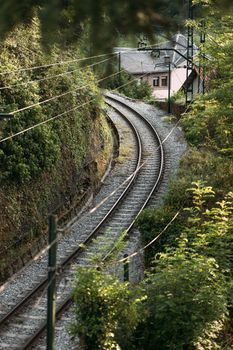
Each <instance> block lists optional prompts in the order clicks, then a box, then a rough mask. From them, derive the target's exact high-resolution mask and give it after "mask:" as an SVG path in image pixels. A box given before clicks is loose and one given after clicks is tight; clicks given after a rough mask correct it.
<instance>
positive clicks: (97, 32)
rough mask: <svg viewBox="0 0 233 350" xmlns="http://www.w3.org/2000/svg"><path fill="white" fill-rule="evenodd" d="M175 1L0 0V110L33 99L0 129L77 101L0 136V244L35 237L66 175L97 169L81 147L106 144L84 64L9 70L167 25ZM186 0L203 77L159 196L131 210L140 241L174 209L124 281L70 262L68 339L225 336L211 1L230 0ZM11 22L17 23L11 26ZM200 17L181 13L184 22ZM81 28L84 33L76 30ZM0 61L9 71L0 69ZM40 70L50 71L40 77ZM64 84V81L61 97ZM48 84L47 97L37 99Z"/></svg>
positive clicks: (226, 248)
mask: <svg viewBox="0 0 233 350" xmlns="http://www.w3.org/2000/svg"><path fill="white" fill-rule="evenodd" d="M181 2H182V1H174V2H172V4H173V5H172V6H168V4H171V2H170V1H165V0H163V1H162V0H161V1H160V0H158V1H156V2H155V1H151V0H148V1H141V0H140V1H137V2H135V1H133V0H132V1H124V0H121V1H118V2H115V3H110V2H108V1H101V2H98V1H94V0H93V1H88V2H76V1H70V2H63V1H59V0H55V1H47V2H44V1H40V0H38V1H34V2H33V3H32V2H30V1H28V0H24V1H21V2H18V1H15V0H6V1H2V2H1V4H0V12H1V23H2V25H1V35H2V36H5V41H4V42H3V43H2V45H1V54H0V56H1V67H0V73H1V74H0V87H4V86H8V85H14V86H13V88H12V89H1V90H0V101H1V106H2V112H8V113H9V112H12V111H17V110H18V109H21V108H24V107H25V106H28V105H30V104H36V105H35V106H34V107H33V108H32V109H25V110H23V111H21V112H16V113H15V116H14V117H13V118H12V119H11V120H8V121H2V122H1V138H4V137H7V136H9V135H11V134H13V133H17V132H18V131H21V130H22V129H24V128H28V127H30V126H32V125H34V124H36V123H40V122H43V121H45V120H46V119H47V118H48V116H49V117H53V116H55V115H59V114H62V113H63V112H65V111H67V110H72V109H74V108H76V106H77V101H78V103H79V104H84V103H87V102H91V103H89V104H88V105H87V104H85V105H83V106H82V107H80V109H79V108H78V109H77V110H73V111H70V112H69V113H67V115H66V114H64V115H62V116H61V119H59V118H57V119H56V120H54V121H53V122H52V123H46V124H44V125H43V126H41V127H40V128H36V129H33V130H31V131H30V132H28V133H25V134H23V135H21V136H20V137H19V138H14V139H13V140H9V141H6V142H4V143H1V146H0V168H1V175H0V182H1V192H0V198H1V202H0V206H1V208H0V209H1V210H0V211H1V222H0V234H1V243H2V246H3V248H6V247H7V246H8V244H9V243H10V244H12V242H13V243H15V242H16V244H17V245H18V242H19V239H22V238H23V239H25V238H26V239H25V242H26V243H27V242H29V241H30V240H32V238H34V237H35V236H37V235H39V234H40V233H41V230H42V229H43V228H44V225H45V217H46V215H47V212H48V210H53V209H54V208H56V205H57V203H60V202H62V201H64V199H67V198H68V202H69V201H70V200H71V199H70V197H71V193H73V191H74V192H75V190H76V189H77V188H76V187H77V180H79V182H82V181H84V183H85V184H86V185H87V186H91V185H93V183H92V180H91V178H90V172H95V173H96V172H97V173H98V171H99V168H98V165H97V161H98V160H99V159H98V160H97V159H96V158H93V154H92V152H93V153H96V149H104V151H103V154H104V156H106V154H107V153H108V149H107V150H106V149H105V142H104V141H105V140H106V141H107V142H106V143H108V141H109V133H108V131H107V128H106V125H105V124H104V122H103V118H102V116H101V113H100V104H99V95H98V91H97V88H96V85H95V80H94V76H93V73H92V71H91V70H90V69H88V68H86V69H84V68H83V69H81V68H80V66H79V65H77V64H76V63H74V62H73V63H72V62H70V63H69V64H68V65H62V66H59V65H58V66H51V67H48V68H47V69H46V70H44V69H40V70H38V71H34V70H31V71H25V70H20V69H21V68H24V67H25V66H31V65H41V64H44V63H46V62H48V63H50V62H55V61H61V60H64V61H65V60H73V59H74V57H75V58H76V57H78V58H79V57H82V52H81V50H80V49H79V50H78V49H77V46H76V45H74V44H71V43H74V40H76V38H77V37H78V38H79V40H80V42H79V44H80V45H79V47H82V48H83V51H84V52H85V53H87V52H89V51H90V49H91V47H92V48H94V49H95V50H96V51H98V50H101V51H102V50H103V48H104V49H106V51H107V50H108V49H110V48H112V46H113V44H114V43H116V37H117V36H116V34H115V33H117V32H118V31H120V33H121V34H125V33H127V34H128V33H132V32H135V31H137V32H141V31H144V32H146V33H147V34H149V35H150V34H151V33H152V32H153V28H154V27H152V25H151V24H154V25H155V24H156V25H158V24H159V25H164V24H165V25H167V24H168V23H169V24H170V23H171V20H170V18H167V17H166V16H165V15H166V14H167V13H171V11H172V15H173V17H175V18H176V19H178V15H179V11H178V10H177V4H178V5H179V3H181ZM199 2H203V3H204V4H205V12H204V13H205V15H206V17H205V26H206V32H207V33H208V36H207V41H206V44H205V46H203V47H202V48H201V54H203V53H205V54H206V55H205V56H203V55H202V56H201V57H200V59H201V60H202V64H203V66H204V67H205V72H206V76H207V77H208V80H207V79H206V86H207V89H208V92H207V93H206V95H205V96H202V97H200V98H198V99H196V101H195V102H194V104H193V106H192V109H191V111H190V112H189V113H187V114H186V115H184V116H183V117H182V120H181V124H182V126H183V129H184V131H185V133H186V136H187V140H188V142H189V145H190V148H189V151H188V153H187V154H186V156H185V157H184V159H183V161H182V163H181V167H180V170H179V172H178V174H177V177H176V178H175V179H174V180H173V181H172V183H171V184H170V190H169V192H168V194H167V196H166V198H165V199H164V204H163V206H162V207H160V208H158V209H147V210H146V211H144V213H143V214H142V215H141V217H140V219H139V220H138V226H139V228H140V230H141V232H142V240H143V243H144V244H146V243H148V242H150V241H151V239H153V238H154V237H155V236H156V235H158V234H159V233H160V232H161V230H162V229H163V228H164V227H165V226H166V225H167V223H169V222H170V221H171V220H172V218H174V215H177V214H178V216H177V217H176V219H175V220H173V221H172V223H171V225H170V226H169V227H168V228H167V230H166V231H165V232H164V233H163V235H162V237H161V239H160V240H159V242H158V243H157V244H156V245H151V246H150V247H149V248H148V249H146V250H145V264H146V268H147V275H146V278H145V279H144V281H142V283H141V284H140V285H139V286H138V287H137V288H132V287H131V286H129V285H128V284H127V283H124V284H122V283H120V282H119V281H118V280H117V279H116V278H115V277H113V276H110V275H109V274H107V273H106V272H105V271H104V268H103V269H102V270H101V269H98V270H96V269H79V271H78V273H77V279H76V281H75V286H74V300H75V302H76V305H77V307H76V310H75V315H76V319H75V322H74V324H73V327H72V332H73V334H74V335H79V336H80V338H81V341H82V345H83V347H84V348H85V347H86V348H87V349H88V350H91V349H93V350H97V349H101V350H103V349H106V350H107V349H119V347H120V348H121V349H122V350H123V349H125V350H126V349H127V350H144V349H147V350H148V349H149V350H150V349H151V350H152V349H153V350H156V349H158V350H172V349H174V350H206V349H207V350H217V349H221V350H230V349H232V346H233V340H232V339H233V335H232V334H233V331H232V328H233V305H232V298H231V295H232V291H233V283H232V272H233V265H232V245H233V235H232V234H233V218H232V211H233V203H232V202H233V195H232V192H230V190H231V188H232V175H233V174H232V171H233V158H232V150H233V137H232V136H233V134H232V130H233V128H232V126H233V125H232V124H233V119H232V86H233V76H232V58H233V57H232V52H233V50H232V49H233V36H232V22H233V19H232V18H233V17H232V15H231V13H230V8H228V13H225V12H222V7H223V8H224V7H226V4H228V5H231V4H230V3H231V1H229V0H204V1H198V0H197V1H195V3H199ZM220 5H221V6H220ZM220 7H221V8H220ZM35 15H38V18H39V20H35V18H36V17H35ZM216 19H217V21H216ZM201 20H202V19H201ZM22 22H23V23H24V24H25V23H26V26H20V27H19V23H22ZM29 23H30V25H28V24H29ZM175 23H178V22H177V21H173V23H172V24H173V28H174V27H175V26H176V25H175ZM200 23H201V21H200V22H198V21H197V22H194V23H192V24H193V25H194V27H195V28H196V29H197V30H198V29H199V28H200ZM202 23H203V21H202ZM179 25H180V26H182V25H183V24H182V23H179ZM40 26H41V27H40ZM83 28H88V31H86V33H83ZM41 31H42V33H43V35H41V34H40V33H41ZM83 34H84V35H83ZM16 37H17V39H16ZM64 38H65V40H64ZM87 38H88V39H91V42H92V45H90V44H89V43H90V42H89V41H88V42H87ZM54 40H55V41H57V42H60V43H61V42H63V50H61V49H60V48H58V47H56V46H54V45H51V43H52V42H54ZM40 42H43V43H44V47H46V48H47V49H49V52H50V53H49V55H46V54H45V53H44V52H43V51H42V50H41V48H40ZM64 48H65V50H64ZM47 52H48V51H47ZM76 69H77V70H76ZM5 70H7V71H8V72H10V75H8V74H7V75H5V74H4V71H5ZM71 71H73V72H72V73H71ZM68 72H69V74H66V75H59V74H63V73H68ZM47 75H51V76H53V75H59V76H58V77H56V79H49V80H45V79H44V78H45V77H46V76H47ZM28 80H32V81H33V83H28V82H27V81H28ZM36 80H37V81H36ZM127 82H128V77H126V76H125V75H124V74H122V75H121V77H120V79H119V80H117V83H116V82H114V81H113V85H114V87H116V86H117V85H118V86H119V85H121V84H120V83H123V84H124V83H127ZM129 82H130V81H129ZM129 85H130V84H129ZM132 85H133V88H129V89H128V88H126V86H127V85H125V88H124V89H122V91H121V92H123V93H125V94H127V95H129V96H131V97H136V98H142V97H144V95H147V94H148V96H149V93H150V92H149V91H148V87H147V86H146V85H145V86H144V85H141V86H140V88H139V87H138V86H137V84H132ZM28 86H30V88H28ZM82 86H85V87H83V88H81V87H82ZM144 88H145V89H144ZM68 91H72V92H71V93H68V94H66V92H68ZM142 92H143V94H144V95H143V96H142V95H141V93H142ZM61 94H64V95H63V96H61V98H59V99H56V100H52V101H51V102H50V103H48V104H47V103H46V104H41V105H39V104H38V105H37V103H38V102H39V101H43V100H45V99H48V98H50V97H53V96H56V95H61ZM61 121H62V122H61ZM90 125H92V128H90V127H89V126H90ZM94 129H95V132H94ZM90 145H92V146H93V149H92V150H91V149H90ZM88 150H89V152H88ZM105 158H106V157H105ZM87 163H89V164H90V163H91V164H92V167H91V168H88V170H87V169H86V172H87V174H85V176H84V178H83V174H82V172H81V169H83V168H84V169H85V168H86V167H85V165H87ZM100 163H101V165H102V163H104V160H103V159H102V161H101V162H100ZM101 165H100V166H101ZM28 217H29V218H30V222H29V221H28V219H27V218H28ZM22 232H23V233H24V234H25V237H22ZM25 242H24V243H25ZM5 263H6V262H5Z"/></svg>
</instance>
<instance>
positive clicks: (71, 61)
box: [0, 52, 117, 75]
mask: <svg viewBox="0 0 233 350" xmlns="http://www.w3.org/2000/svg"><path fill="white" fill-rule="evenodd" d="M116 54H117V53H115V52H112V53H105V54H101V55H96V56H90V57H83V58H77V59H75V60H68V61H61V62H55V63H49V64H44V65H40V66H33V67H27V68H19V69H14V70H12V71H5V72H0V75H6V74H13V73H16V72H24V71H30V70H36V69H41V68H49V67H54V66H61V65H64V64H69V63H74V62H82V61H86V60H90V59H93V58H99V57H104V56H110V55H116Z"/></svg>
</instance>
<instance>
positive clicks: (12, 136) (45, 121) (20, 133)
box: [0, 70, 123, 143]
mask: <svg viewBox="0 0 233 350" xmlns="http://www.w3.org/2000/svg"><path fill="white" fill-rule="evenodd" d="M122 71H123V70H122ZM122 71H119V72H117V73H113V74H111V75H108V76H107V77H104V78H102V79H99V80H97V82H101V81H104V80H106V79H108V78H110V77H113V76H115V75H118V74H119V73H121V72H122ZM69 93H70V92H69ZM52 99H54V98H52ZM50 100H51V99H50ZM94 100H95V98H93V99H91V100H90V101H87V102H84V103H82V104H81V105H77V106H75V107H73V108H71V109H69V110H67V111H65V112H63V113H60V114H57V115H55V116H53V117H51V118H49V119H46V120H44V121H42V122H40V123H37V124H35V125H32V126H30V127H28V128H26V129H24V130H21V131H19V132H17V133H15V134H13V135H10V136H7V137H5V138H3V139H1V140H0V143H2V142H4V141H7V140H10V139H13V138H14V137H16V136H19V135H22V134H24V133H25V132H27V131H30V130H32V129H35V128H37V127H38V126H41V125H43V124H46V123H48V122H50V121H51V120H54V119H57V118H60V117H62V116H63V115H65V114H67V113H70V112H73V111H75V110H77V109H79V108H81V107H83V106H85V105H87V104H89V103H91V102H93V101H94ZM47 102H48V100H47ZM36 105H37V104H36ZM29 107H32V106H29ZM22 110H25V108H23V109H21V110H18V111H16V112H19V111H22Z"/></svg>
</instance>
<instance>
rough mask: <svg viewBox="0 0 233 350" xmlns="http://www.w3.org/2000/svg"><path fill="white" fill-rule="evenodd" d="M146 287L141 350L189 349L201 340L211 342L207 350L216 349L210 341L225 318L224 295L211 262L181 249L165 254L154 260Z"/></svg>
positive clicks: (223, 285) (221, 278)
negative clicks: (154, 264) (145, 309)
mask: <svg viewBox="0 0 233 350" xmlns="http://www.w3.org/2000/svg"><path fill="white" fill-rule="evenodd" d="M145 285H146V286H145V288H146V290H147V300H146V302H145V307H146V308H147V310H148V317H147V320H146V322H145V323H144V328H142V329H143V332H142V337H143V338H144V339H143V346H142V348H143V349H147V350H150V349H151V350H156V349H158V350H183V349H189V348H190V349H191V348H192V347H191V346H192V344H194V343H195V342H196V341H197V339H198V338H203V337H204V339H205V340H206V339H207V338H208V340H209V342H210V343H211V346H210V347H208V348H206V349H214V348H215V349H216V347H214V345H216V344H214V343H215V342H214V339H213V338H214V337H216V335H217V334H218V333H219V331H220V330H221V328H222V321H223V320H224V319H225V317H226V315H227V307H226V305H227V297H226V296H227V293H226V287H225V282H224V278H223V276H222V275H221V274H220V273H219V271H218V267H217V265H216V263H215V261H214V259H210V258H206V257H203V256H199V255H197V254H193V253H188V252H187V251H186V249H184V248H183V247H179V248H177V249H175V250H170V251H167V252H166V253H163V254H160V255H159V259H158V258H157V259H156V268H155V270H154V272H153V273H152V274H151V275H149V277H148V279H147V280H146V281H145ZM214 327H215V328H214ZM210 329H211V332H210ZM207 331H209V335H208V337H207V333H208V332H207ZM211 338H212V339H211Z"/></svg>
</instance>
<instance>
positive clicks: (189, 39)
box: [185, 0, 193, 104]
mask: <svg viewBox="0 0 233 350" xmlns="http://www.w3.org/2000/svg"><path fill="white" fill-rule="evenodd" d="M187 1H188V19H189V20H193V2H192V0H187ZM186 67H187V68H186V84H187V86H186V89H185V91H186V93H185V100H186V104H189V103H191V102H192V100H193V80H192V72H193V27H192V26H188V31H187V66H186ZM189 77H190V81H189Z"/></svg>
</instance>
